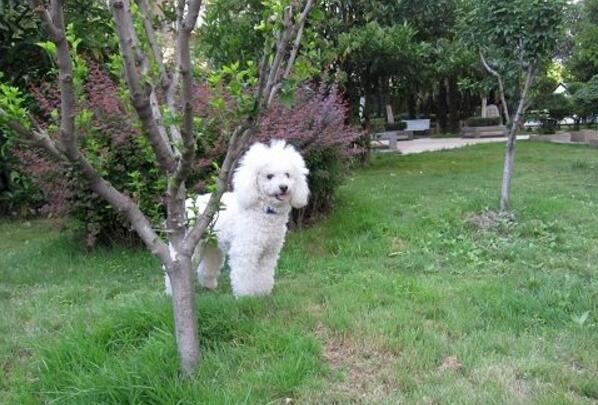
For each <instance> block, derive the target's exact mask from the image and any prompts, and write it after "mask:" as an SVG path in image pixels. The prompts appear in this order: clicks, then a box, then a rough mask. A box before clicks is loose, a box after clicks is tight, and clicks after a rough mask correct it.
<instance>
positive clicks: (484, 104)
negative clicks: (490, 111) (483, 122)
mask: <svg viewBox="0 0 598 405" xmlns="http://www.w3.org/2000/svg"><path fill="white" fill-rule="evenodd" d="M487 105H488V98H487V97H486V96H482V114H481V116H482V118H486V106H487Z"/></svg>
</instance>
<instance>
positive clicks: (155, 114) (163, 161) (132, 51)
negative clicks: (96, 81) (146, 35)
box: [110, 0, 176, 173]
mask: <svg viewBox="0 0 598 405" xmlns="http://www.w3.org/2000/svg"><path fill="white" fill-rule="evenodd" d="M110 6H111V7H112V15H113V17H114V23H115V26H116V31H117V34H118V39H119V42H120V48H121V53H122V55H123V58H124V65H125V76H126V79H127V84H128V86H129V89H130V90H131V102H132V103H133V107H135V110H136V111H137V115H138V116H139V119H140V120H141V124H142V126H143V129H144V130H145V132H146V133H147V135H148V138H149V141H150V143H151V145H152V147H153V149H154V152H155V153H156V158H157V160H158V164H159V165H160V167H161V168H162V170H164V171H165V172H167V173H170V172H173V171H174V170H175V168H176V161H175V158H174V153H173V151H172V149H171V147H170V144H169V142H168V137H167V135H166V130H165V128H164V126H163V125H162V119H161V116H160V110H159V108H158V106H157V100H156V97H155V92H154V90H153V88H152V86H151V84H149V83H144V81H145V79H144V78H143V77H140V74H139V72H138V71H137V66H138V65H141V66H142V68H143V65H145V70H148V65H147V61H146V59H145V56H144V55H143V52H141V51H139V41H138V39H137V36H136V34H135V30H134V27H133V21H132V18H131V11H130V9H129V4H128V0H111V1H110ZM144 73H145V74H147V72H144Z"/></svg>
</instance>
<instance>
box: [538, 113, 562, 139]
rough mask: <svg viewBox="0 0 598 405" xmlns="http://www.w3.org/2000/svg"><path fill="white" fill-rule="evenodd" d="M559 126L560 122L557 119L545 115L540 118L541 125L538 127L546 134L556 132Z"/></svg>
mask: <svg viewBox="0 0 598 405" xmlns="http://www.w3.org/2000/svg"><path fill="white" fill-rule="evenodd" d="M558 127H559V122H558V121H557V120H556V119H554V118H550V117H545V118H542V119H541V120H540V127H539V128H538V132H539V133H540V134H544V135H548V134H554V133H555V132H556V130H557V129H558Z"/></svg>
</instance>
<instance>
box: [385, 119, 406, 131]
mask: <svg viewBox="0 0 598 405" xmlns="http://www.w3.org/2000/svg"><path fill="white" fill-rule="evenodd" d="M405 128H407V123H406V122H403V121H399V122H395V123H393V124H391V123H386V125H385V129H386V130H387V131H402V130H404V129H405Z"/></svg>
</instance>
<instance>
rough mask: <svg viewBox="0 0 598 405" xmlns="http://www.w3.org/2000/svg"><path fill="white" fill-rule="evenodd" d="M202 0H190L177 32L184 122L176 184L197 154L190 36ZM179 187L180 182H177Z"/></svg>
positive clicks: (178, 67)
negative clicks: (194, 130) (194, 132)
mask: <svg viewBox="0 0 598 405" xmlns="http://www.w3.org/2000/svg"><path fill="white" fill-rule="evenodd" d="M200 8H201V0H189V3H188V10H187V15H186V16H185V17H184V18H183V15H180V18H181V20H180V21H179V27H178V32H177V41H176V52H177V55H178V57H177V59H178V66H177V70H178V71H179V72H180V75H181V78H182V82H183V83H182V84H183V88H182V92H183V94H182V96H183V97H182V98H183V100H182V101H183V103H182V104H183V124H182V127H181V135H182V138H183V153H182V155H183V156H182V159H181V160H180V163H179V167H177V172H176V177H175V184H176V183H180V182H181V181H182V180H183V179H184V178H185V177H187V175H188V172H189V170H190V169H191V164H192V163H193V158H194V156H195V139H194V137H193V74H192V68H191V52H190V49H189V48H190V38H191V33H192V31H193V29H194V28H195V24H196V22H197V16H198V14H199V9H200ZM176 185H177V187H178V184H176Z"/></svg>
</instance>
